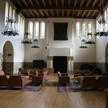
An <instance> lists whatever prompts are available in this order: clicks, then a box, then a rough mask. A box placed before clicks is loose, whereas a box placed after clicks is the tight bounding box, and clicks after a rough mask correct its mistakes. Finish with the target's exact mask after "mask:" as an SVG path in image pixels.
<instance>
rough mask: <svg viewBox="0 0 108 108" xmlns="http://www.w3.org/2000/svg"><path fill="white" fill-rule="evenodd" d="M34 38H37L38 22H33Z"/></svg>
mask: <svg viewBox="0 0 108 108" xmlns="http://www.w3.org/2000/svg"><path fill="white" fill-rule="evenodd" d="M34 38H36V39H38V38H39V22H38V21H36V22H35V27H34Z"/></svg>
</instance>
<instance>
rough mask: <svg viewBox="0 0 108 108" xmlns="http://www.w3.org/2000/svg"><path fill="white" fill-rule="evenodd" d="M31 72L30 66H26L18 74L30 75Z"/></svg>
mask: <svg viewBox="0 0 108 108" xmlns="http://www.w3.org/2000/svg"><path fill="white" fill-rule="evenodd" d="M29 73H30V69H28V68H25V69H24V70H21V71H20V72H19V73H18V75H21V76H28V75H29Z"/></svg>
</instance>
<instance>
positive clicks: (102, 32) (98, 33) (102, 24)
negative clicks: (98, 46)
mask: <svg viewBox="0 0 108 108" xmlns="http://www.w3.org/2000/svg"><path fill="white" fill-rule="evenodd" d="M101 1H102V4H101V5H100V17H99V20H98V23H99V27H101V30H99V29H97V31H96V32H95V33H94V35H95V36H100V37H102V36H105V37H106V36H108V30H105V24H106V23H107V22H106V19H105V17H104V1H103V0H100V2H101ZM102 12H103V15H102Z"/></svg>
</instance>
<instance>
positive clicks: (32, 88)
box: [0, 79, 48, 92]
mask: <svg viewBox="0 0 108 108" xmlns="http://www.w3.org/2000/svg"><path fill="white" fill-rule="evenodd" d="M47 80H48V79H46V80H45V81H44V83H43V84H40V85H32V81H30V82H29V83H28V84H27V85H26V86H25V87H24V89H23V90H22V89H21V88H19V87H14V88H11V89H7V88H6V87H2V88H0V91H2V90H8V91H33V92H37V91H40V90H41V88H42V87H43V86H44V85H45V83H46V82H47Z"/></svg>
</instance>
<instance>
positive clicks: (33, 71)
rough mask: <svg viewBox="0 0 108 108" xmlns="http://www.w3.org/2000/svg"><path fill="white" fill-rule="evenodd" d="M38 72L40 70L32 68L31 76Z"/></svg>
mask: <svg viewBox="0 0 108 108" xmlns="http://www.w3.org/2000/svg"><path fill="white" fill-rule="evenodd" d="M36 72H38V71H37V70H36V69H30V73H29V76H30V77H32V76H33V75H35V76H36Z"/></svg>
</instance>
